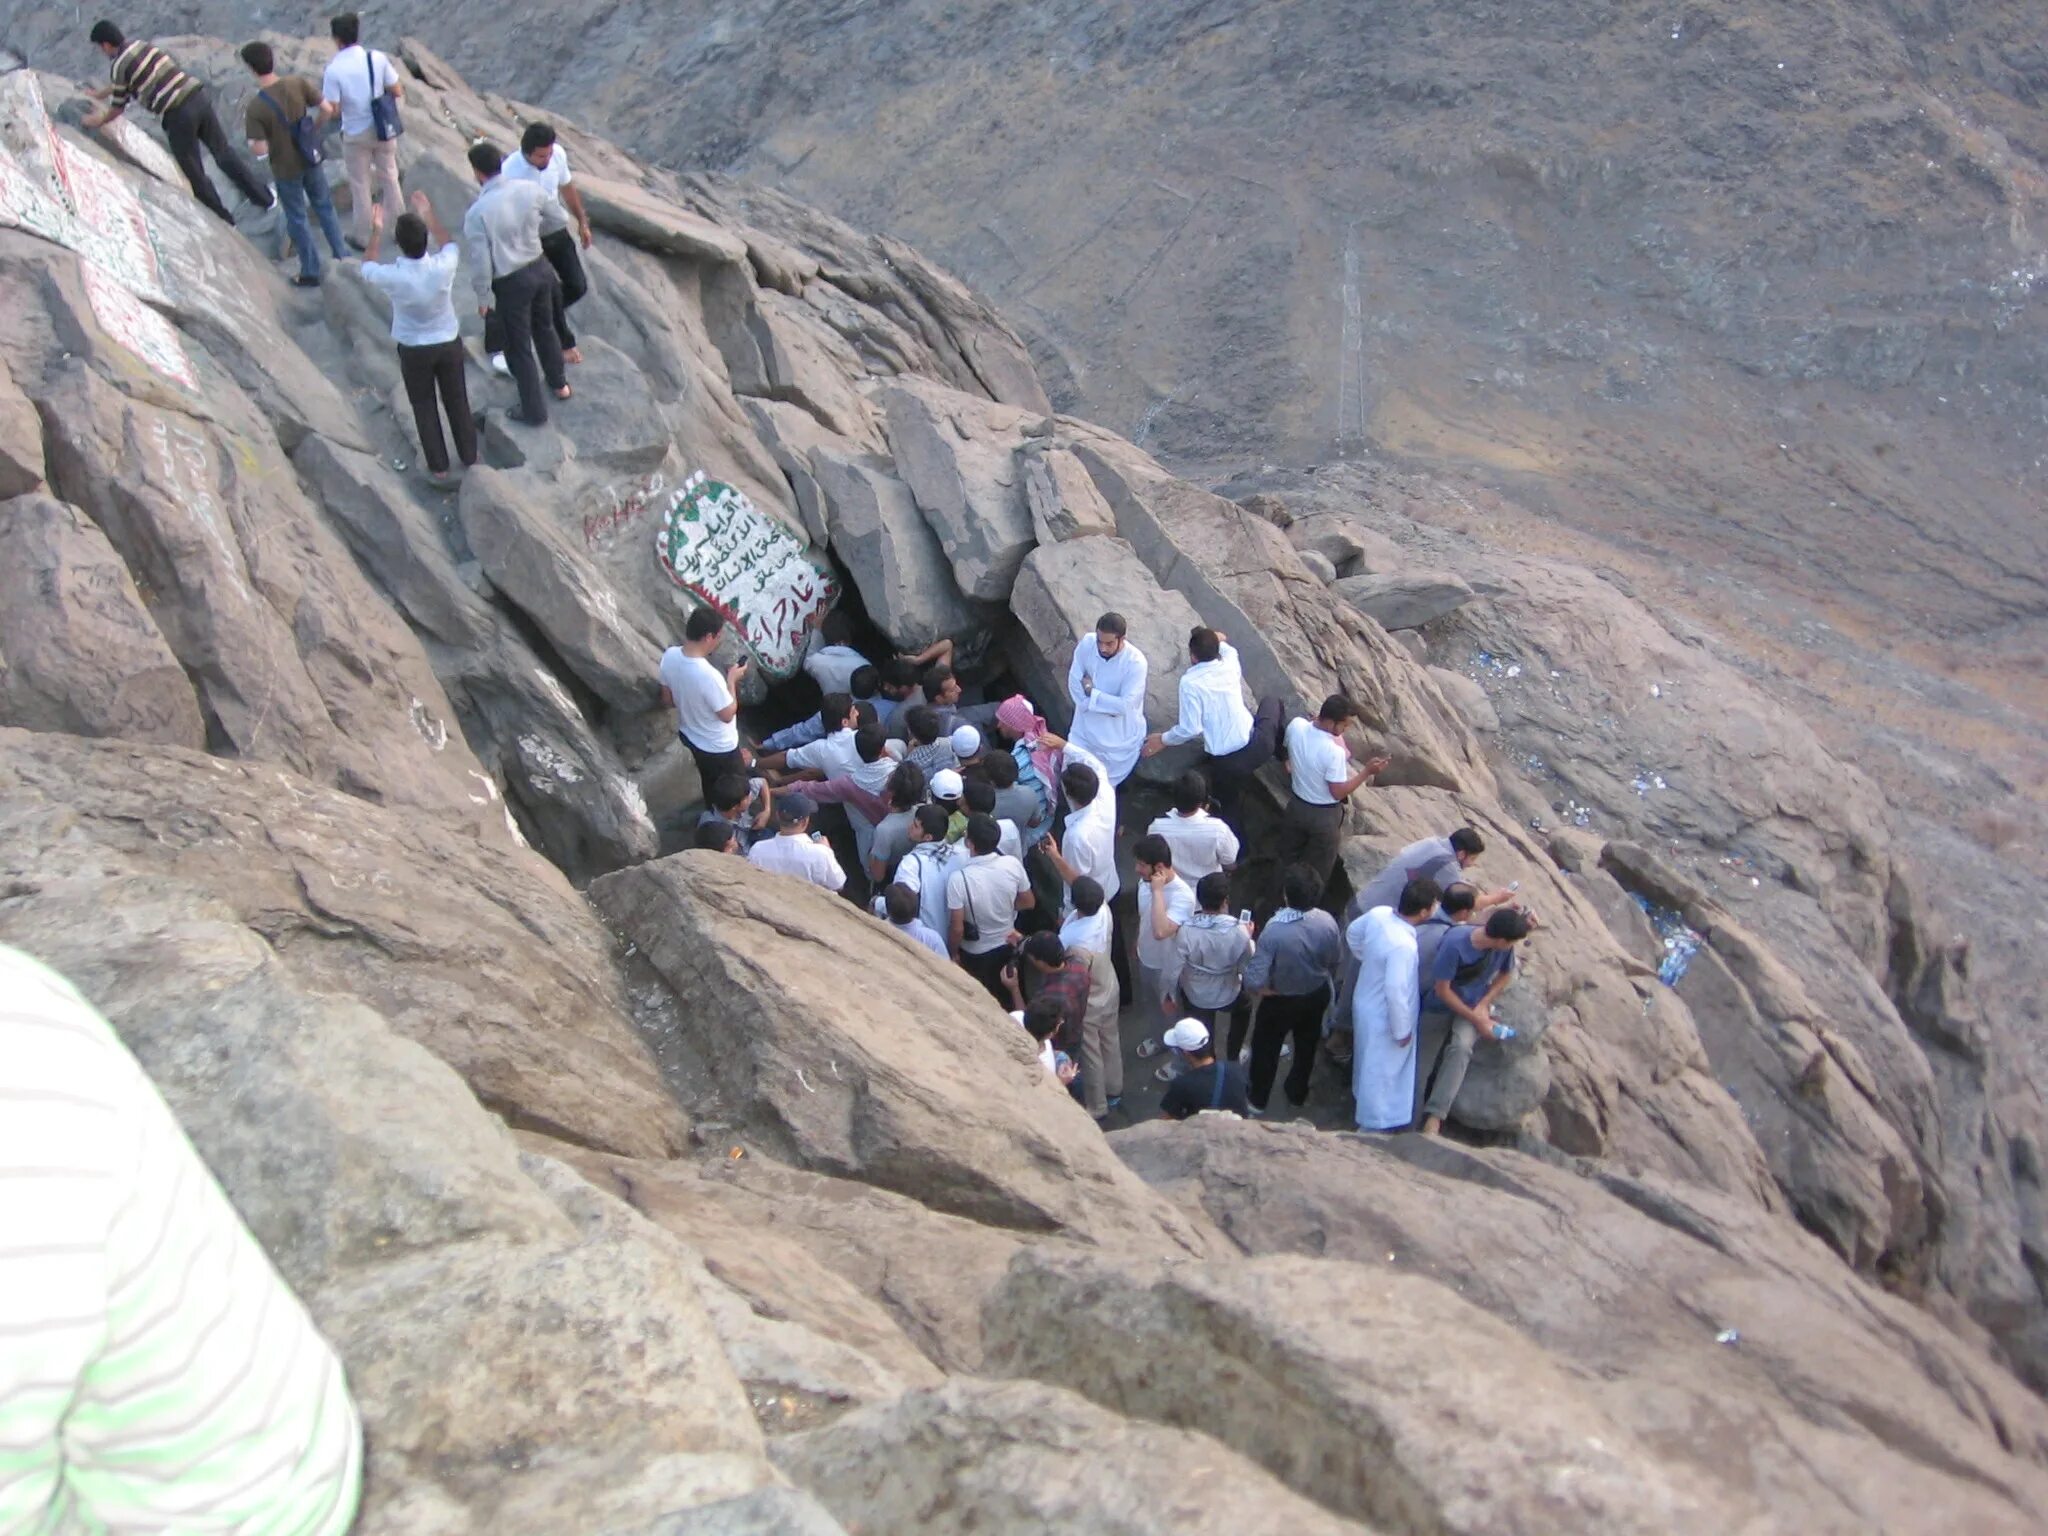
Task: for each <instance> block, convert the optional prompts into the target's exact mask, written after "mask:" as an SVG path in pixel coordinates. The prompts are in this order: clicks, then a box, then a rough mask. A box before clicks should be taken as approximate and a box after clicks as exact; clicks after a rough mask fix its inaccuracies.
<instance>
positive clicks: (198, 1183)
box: [0, 947, 362, 1536]
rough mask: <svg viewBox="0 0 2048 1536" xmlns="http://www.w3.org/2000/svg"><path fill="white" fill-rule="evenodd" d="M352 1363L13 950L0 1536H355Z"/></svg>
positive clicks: (76, 1008)
mask: <svg viewBox="0 0 2048 1536" xmlns="http://www.w3.org/2000/svg"><path fill="white" fill-rule="evenodd" d="M361 1457H362V1432H361V1427H360V1425H359V1424H358V1423H357V1420H356V1413H355V1408H354V1406H353V1405H352V1404H351V1403H350V1401H349V1396H348V1388H347V1384H346V1382H345V1381H344V1380H343V1377H342V1369H341V1363H340V1362H339V1361H338V1360H337V1359H336V1358H335V1356H334V1353H333V1351H332V1350H330V1349H329V1348H328V1346H327V1344H326V1342H325V1341H324V1340H323V1339H322V1338H321V1337H320V1335H319V1333H318V1332H317V1331H316V1330H315V1328H314V1326H313V1320H312V1319H311V1318H310V1317H309V1316H308V1315H307V1314H306V1310H305V1308H304V1307H303V1306H301V1305H300V1303H299V1300H298V1298H297V1297H296V1296H294V1295H293V1294H292V1293H291V1291H290V1290H289V1289H288V1288H287V1287H286V1285H285V1284H284V1282H283V1281H282V1280H281V1279H279V1278H278V1275H277V1272H276V1271H275V1270H274V1269H273V1268H272V1267H271V1264H270V1261H269V1259H268V1258H267V1257H266V1256H265V1255H264V1253H263V1250H262V1249H261V1248H260V1247H258V1246H257V1243H256V1240H255V1239H254V1238H253V1237H251V1236H250V1235H249V1231H248V1229H247V1228H246V1227H244V1226H243V1225H242V1222H241V1219H240V1218H239V1217H238V1216H237V1215H236V1214H235V1211H234V1208H233V1207H232V1206H231V1205H229V1203H228V1200H227V1196H226V1195H225V1194H223V1193H222V1191H221V1188H220V1186H219V1184H217V1183H216V1182H215V1181H214V1178H213V1175H212V1174H211V1173H209V1172H208V1171H207V1169H206V1165H205V1164H204V1163H202V1162H201V1161H200V1160H199V1156H198V1154H197V1153H196V1152H194V1151H193V1149H192V1145H191V1143H190V1142H189V1141H187V1140H186V1139H185V1134H184V1132H183V1131H181V1130H180V1129H179V1128H178V1124H177V1121H176V1120H174V1119H173V1118H172V1116H171V1113H170V1110H169V1109H168V1108H167V1107H166V1106H165V1104H164V1102H163V1099H162V1098H161V1097H160V1096H159V1095H158V1094H157V1091H156V1088H155V1086H154V1085H153V1084H152V1083H151V1082H150V1081H149V1078H148V1077H147V1076H146V1075H145V1074H144V1073H143V1071H142V1069H141V1067H140V1066H139V1065H138V1064H137V1063H136V1061H135V1058H134V1057H132V1056H131V1055H129V1054H128V1051H127V1049H126V1048H125V1047H124V1046H123V1045H122V1044H121V1042H120V1040H119V1039H118V1038H117V1037H116V1036H115V1034H114V1032H113V1030H112V1029H111V1028H109V1027H108V1025H107V1023H106V1021H105V1020H103V1019H102V1018H101V1017H100V1016H99V1014H98V1013H97V1012H96V1011H95V1010H94V1009H93V1008H92V1007H91V1006H90V1005H89V1004H88V1003H86V1002H85V1001H84V1000H83V999H82V998H80V997H79V995H78V994H77V992H75V991H74V990H73V989H72V988H71V986H70V985H69V984H68V983H67V982H65V981H64V980H63V979H62V978H61V977H59V976H57V975H56V974H55V973H54V972H52V971H49V970H47V969H45V968H44V967H43V966H41V965H38V964H37V963H36V962H35V961H33V960H30V959H29V958H27V957H26V956H24V955H21V954H18V953H16V952H15V951H13V950H10V949H6V948H4V947H0V1536H45V1533H49V1536H57V1533H63V1536H71V1533H74V1532H75V1533H93V1536H98V1533H109V1536H112V1533H122V1536H127V1533H138V1536H139V1533H141V1532H177V1533H186V1532H191V1533H197V1532H207V1533H224V1536H225V1533H233V1536H339V1533H341V1532H343V1531H346V1530H347V1529H348V1527H349V1525H350V1523H351V1521H352V1520H353V1519H354V1517H355V1506H356V1497H357V1491H358V1487H359V1484H360V1480H361V1470H362V1469H361Z"/></svg>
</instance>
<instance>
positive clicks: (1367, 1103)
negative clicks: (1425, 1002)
mask: <svg viewBox="0 0 2048 1536" xmlns="http://www.w3.org/2000/svg"><path fill="white" fill-rule="evenodd" d="M1344 937H1345V942H1346V943H1347V944H1348V945H1349V946H1350V949H1351V953H1352V954H1353V955H1355V956H1356V957H1357V958H1358V984H1357V985H1356V987H1354V988H1353V990H1352V994H1351V1028H1352V1032H1353V1033H1352V1046H1351V1091H1352V1093H1353V1095H1354V1096H1355V1097H1356V1098H1357V1100H1358V1128H1359V1129H1360V1130H1361V1131H1401V1130H1406V1129H1407V1128H1408V1125H1409V1123H1410V1121H1411V1120H1412V1119H1413V1117H1414V1114H1415V1022H1416V1015H1417V1014H1418V1012H1419V1011H1420V1007H1421V994H1420V993H1419V992H1418V991H1417V990H1416V988H1417V982H1416V974H1415V973H1416V947H1415V929H1414V928H1413V926H1411V925H1410V924H1408V923H1407V922H1404V921H1403V920H1402V919H1401V918H1400V917H1399V916H1398V915H1397V914H1396V913H1395V911H1394V909H1393V908H1392V907H1374V908H1373V909H1372V910H1371V911H1370V912H1367V913H1366V914H1365V915H1364V916H1363V917H1361V918H1359V919H1358V920H1357V921H1356V922H1354V923H1353V924H1352V925H1351V927H1350V929H1349V930H1348V931H1347V932H1346V933H1345V935H1344Z"/></svg>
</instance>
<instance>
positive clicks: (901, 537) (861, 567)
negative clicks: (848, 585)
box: [809, 444, 997, 651]
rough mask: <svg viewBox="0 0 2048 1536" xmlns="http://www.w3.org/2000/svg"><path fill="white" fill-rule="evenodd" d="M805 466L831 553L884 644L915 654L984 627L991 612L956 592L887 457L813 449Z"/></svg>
mask: <svg viewBox="0 0 2048 1536" xmlns="http://www.w3.org/2000/svg"><path fill="white" fill-rule="evenodd" d="M809 465H810V472H811V477H812V481H813V484H814V485H815V486H816V488H817V495H818V500H819V504H820V507H821V515H822V518H823V521H824V523H825V525H826V527H827V528H829V529H830V531H831V538H832V552H833V553H834V554H836V555H837V556H838V557H839V559H840V561H841V563H843V564H844V565H845V566H846V571H847V574H848V575H849V576H851V577H852V578H853V584H854V585H855V586H856V587H857V588H859V589H860V596H861V602H862V604H863V606H865V607H866V609H867V612H868V617H869V618H871V619H873V620H874V621H875V623H876V624H878V625H880V626H881V628H882V631H883V633H884V634H886V635H888V637H889V640H890V643H891V644H893V645H895V646H896V647H897V648H898V649H899V650H904V651H921V650H923V649H924V648H925V647H926V646H928V645H930V644H931V643H932V642H933V641H934V640H937V639H939V638H941V637H942V636H952V637H954V638H956V639H965V638H966V637H969V636H972V635H974V634H976V633H977V632H979V631H983V630H986V629H987V628H988V627H989V624H990V622H991V615H992V614H993V613H995V612H996V611H997V610H995V609H994V608H993V607H992V606H990V605H988V604H985V603H980V602H976V601H974V600H972V599H970V598H968V597H966V596H965V595H964V594H963V593H962V592H961V590H960V584H959V582H958V581H956V580H955V579H954V575H953V565H952V562H951V561H949V560H948V559H947V557H946V551H945V547H944V546H943V545H942V544H941V543H940V541H939V536H938V535H937V534H936V533H934V532H933V531H932V527H931V525H930V524H929V523H927V522H926V521H925V519H924V517H923V516H922V515H921V514H920V513H919V512H918V509H917V500H916V498H915V497H913V496H912V495H911V493H910V487H909V486H907V485H905V484H904V483H903V482H902V481H901V480H899V479H898V478H897V477H896V476H895V475H894V474H892V473H891V472H890V469H889V461H888V460H887V459H876V458H857V457H853V456H850V455H848V454H846V453H844V452H841V451H838V450H836V449H834V448H832V447H829V446H826V445H824V444H820V445H818V446H817V447H814V448H813V449H812V450H811V452H810V457H809Z"/></svg>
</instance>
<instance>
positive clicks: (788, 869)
mask: <svg viewBox="0 0 2048 1536" xmlns="http://www.w3.org/2000/svg"><path fill="white" fill-rule="evenodd" d="M747 862H748V863H749V864H751V865H753V866H754V868H756V869H766V870H772V871H774V872H775V873H776V874H778V875H795V876H796V877H797V878H798V879H799V880H808V881H810V882H811V884H813V885H822V886H823V887H824V888H825V889H826V890H828V891H836V890H838V889H839V888H840V887H841V886H842V885H844V884H846V871H845V870H843V869H841V868H840V867H839V861H838V860H837V859H835V858H834V857H833V856H832V850H831V849H830V848H828V847H826V846H825V844H824V842H823V841H822V840H821V839H818V838H815V837H812V836H809V835H805V836H803V837H791V836H785V835H783V834H781V833H777V834H776V835H775V836H774V837H764V838H762V839H761V841H760V842H758V843H756V844H754V846H753V847H751V848H749V849H748V850H747Z"/></svg>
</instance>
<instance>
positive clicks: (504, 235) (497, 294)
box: [462, 144, 574, 427]
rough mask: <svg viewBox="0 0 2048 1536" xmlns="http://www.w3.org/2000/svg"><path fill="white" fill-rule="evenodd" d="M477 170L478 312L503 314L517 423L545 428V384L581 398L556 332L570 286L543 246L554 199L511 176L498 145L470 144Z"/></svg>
mask: <svg viewBox="0 0 2048 1536" xmlns="http://www.w3.org/2000/svg"><path fill="white" fill-rule="evenodd" d="M469 166H470V169H471V170H472V171H473V172H475V174H476V179H477V184H478V185H479V186H481V187H482V188H483V191H481V192H479V193H478V194H477V199H476V201H475V202H473V203H471V204H470V205H469V212H468V213H467V214H465V215H464V216H463V220H462V243H463V245H464V247H465V248H466V250H467V252H468V255H469V281H470V285H471V287H472V288H473V289H474V291H475V293H476V303H477V312H478V313H479V314H481V315H482V316H483V317H484V319H485V320H486V321H489V319H490V317H491V316H492V315H493V314H495V315H496V316H497V317H498V319H499V320H500V321H501V322H503V324H504V345H505V360H506V362H507V363H508V364H509V365H510V366H511V369H512V378H513V380H514V381H515V382H516V383H517V384H518V385H519V409H518V411H516V412H515V413H513V415H512V418H511V419H512V420H514V421H516V422H518V423H520V425H522V426H528V427H538V426H543V425H545V424H546V422H547V419H548V402H547V396H546V395H544V394H543V393H541V381H542V379H543V378H545V379H546V381H547V387H548V388H549V389H550V390H552V391H553V392H554V396H555V398H556V399H557V400H567V399H568V398H569V396H570V395H571V394H573V393H574V391H573V390H571V389H570V388H569V376H568V374H566V373H565V372H563V369H562V338H561V337H560V336H559V335H558V334H556V331H555V318H554V313H555V312H554V306H555V295H556V294H557V293H558V292H559V291H560V290H561V286H562V281H561V279H560V278H558V277H556V276H555V269H554V268H553V267H551V266H549V265H548V259H547V257H545V256H543V255H542V254H541V249H540V210H541V205H542V204H543V203H545V202H546V201H547V194H546V193H545V192H543V191H541V189H540V188H539V187H537V186H535V185H534V184H533V183H532V182H530V181H512V180H510V179H508V178H507V177H506V176H505V174H504V170H505V157H504V155H502V154H501V153H499V151H498V146H497V145H495V144H472V145H470V146H469ZM536 356H537V357H538V361H536Z"/></svg>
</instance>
